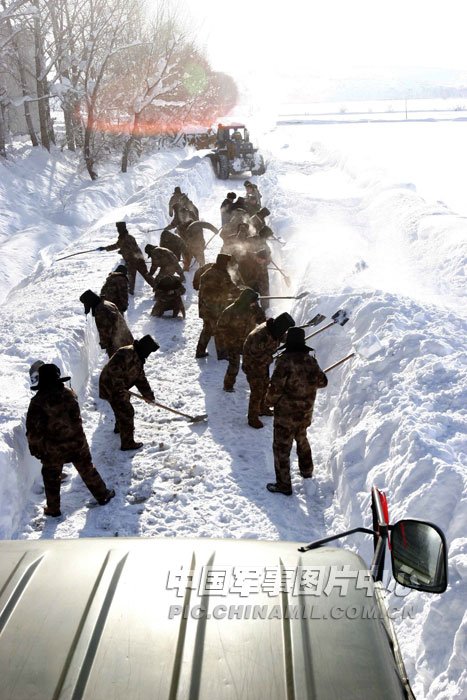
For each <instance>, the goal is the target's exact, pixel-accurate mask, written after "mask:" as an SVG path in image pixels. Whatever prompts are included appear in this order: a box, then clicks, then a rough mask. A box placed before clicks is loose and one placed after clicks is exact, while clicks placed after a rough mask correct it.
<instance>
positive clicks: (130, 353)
mask: <svg viewBox="0 0 467 700" xmlns="http://www.w3.org/2000/svg"><path fill="white" fill-rule="evenodd" d="M158 349H159V345H158V344H157V343H156V342H155V340H154V339H153V338H152V337H151V336H150V335H145V336H144V337H143V338H141V340H135V341H134V342H133V344H132V345H126V346H125V347H122V348H120V349H119V350H117V352H116V353H115V354H114V355H112V357H111V358H110V360H109V361H108V362H107V364H106V365H105V366H104V368H103V370H102V372H101V376H100V378H99V397H100V398H101V399H105V401H108V402H109V403H110V405H111V407H112V410H113V412H114V415H115V428H114V432H115V433H120V443H121V444H120V449H121V450H139V448H140V447H142V446H143V443H142V442H135V439H134V434H135V422H134V416H135V410H134V408H133V406H132V405H131V401H130V394H129V393H128V391H129V389H131V387H132V386H136V388H137V389H138V391H139V392H140V394H141V395H142V396H143V397H144V398H145V399H146V401H148V402H149V403H151V402H153V401H154V394H153V392H152V389H151V387H150V386H149V382H148V380H147V379H146V375H145V373H144V363H145V361H146V359H147V358H148V357H149V355H150V354H151V353H152V352H155V351H156V350H158Z"/></svg>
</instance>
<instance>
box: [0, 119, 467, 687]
mask: <svg viewBox="0 0 467 700" xmlns="http://www.w3.org/2000/svg"><path fill="white" fill-rule="evenodd" d="M465 129H467V126H465V125H463V124H442V125H441V124H407V125H405V124H374V125H366V126H363V125H338V126H322V125H320V126H319V127H318V128H316V127H312V126H304V125H300V126H289V127H280V128H277V129H273V130H271V131H270V132H268V133H266V134H264V135H263V136H262V139H261V146H262V150H263V151H264V153H265V155H266V156H267V159H268V161H269V162H268V170H267V173H266V174H265V175H264V176H262V177H261V178H257V179H256V181H257V183H258V185H259V186H260V189H261V191H262V193H263V203H264V204H265V205H267V206H268V208H269V209H270V210H271V212H272V216H271V217H270V219H271V225H272V227H273V228H274V230H275V232H276V234H277V235H279V236H281V237H282V238H283V239H285V240H286V245H284V246H283V247H281V246H280V245H279V244H278V243H277V244H274V245H275V248H274V251H273V257H274V260H275V262H276V263H277V264H278V265H280V266H281V267H283V268H284V270H285V271H286V272H287V274H288V275H289V276H291V277H292V280H293V285H292V287H291V288H290V289H288V288H287V287H285V286H284V283H283V281H282V278H281V276H280V275H279V274H278V273H271V274H272V275H273V277H272V288H273V289H274V291H275V292H278V293H280V292H284V293H290V292H291V291H302V290H308V291H309V292H310V294H309V296H308V297H307V298H305V299H302V300H301V301H300V302H298V303H297V304H295V305H293V303H291V304H290V305H289V302H285V301H282V302H278V303H277V304H276V306H274V307H273V309H272V312H273V313H274V314H275V313H277V312H280V311H284V310H289V311H291V313H292V314H293V315H294V317H295V319H296V321H297V322H305V321H306V320H308V319H309V318H311V317H312V316H313V315H314V314H315V313H317V312H318V311H319V312H321V313H323V314H326V316H328V317H330V316H331V315H332V314H333V313H334V312H335V311H337V310H338V309H339V308H345V309H346V310H347V311H348V312H349V313H350V316H351V319H350V321H349V323H348V324H347V325H346V326H345V327H344V328H341V327H338V326H335V327H333V328H332V329H330V330H328V331H326V332H325V333H323V334H322V335H319V336H317V337H316V339H314V343H313V346H314V347H315V348H316V353H317V358H318V361H319V362H320V364H321V366H322V367H323V368H324V367H326V366H328V365H330V364H332V362H334V361H335V360H337V359H339V358H340V357H341V356H344V355H346V354H348V353H349V352H350V351H351V348H352V347H353V346H358V344H359V343H360V342H361V341H362V339H365V337H368V335H369V334H376V335H377V337H378V338H379V340H380V342H381V344H382V348H383V349H382V350H381V351H380V352H379V353H378V354H377V355H376V356H375V357H374V358H373V359H372V360H365V359H362V358H360V357H359V358H357V359H354V360H352V361H350V362H348V363H346V364H345V365H343V366H342V367H340V368H339V369H336V370H335V371H333V372H332V373H330V374H329V386H328V388H327V389H326V390H323V391H320V392H319V393H318V396H319V398H318V401H317V404H316V408H315V420H314V423H313V426H312V427H311V429H310V439H311V442H312V446H313V453H314V461H315V475H316V478H314V479H313V480H312V481H311V482H310V481H308V482H304V481H302V480H301V478H300V477H299V475H298V472H297V470H296V469H295V471H294V474H293V486H294V495H293V497H292V498H290V499H285V498H284V497H282V496H278V495H274V494H270V493H269V492H267V491H266V489H265V484H266V482H267V481H270V480H272V479H273V477H274V471H273V467H272V450H271V443H272V424H271V419H265V420H266V421H268V422H267V425H266V427H265V429H264V430H261V431H254V430H252V429H251V428H249V427H248V425H247V424H246V408H247V384H246V381H245V378H244V376H243V375H240V377H239V380H238V383H237V389H236V392H235V393H234V394H229V395H226V394H225V393H224V392H223V391H222V377H223V373H224V371H225V364H224V363H218V362H217V361H216V360H215V359H214V357H213V354H212V353H211V356H210V357H209V358H207V359H206V360H201V361H200V360H198V361H197V360H195V359H194V350H195V345H196V340H197V337H198V334H199V331H200V321H199V319H198V316H197V298H196V293H195V292H194V291H193V290H192V288H191V285H190V283H189V282H188V284H187V289H188V291H187V296H186V307H187V319H186V321H185V322H184V321H182V320H181V319H171V318H163V319H154V318H151V317H150V316H149V312H150V310H151V307H152V298H151V294H150V289H149V287H148V286H147V285H146V286H143V283H142V281H141V280H140V282H139V286H138V287H137V293H136V295H135V298H134V301H133V302H132V303H131V305H130V308H129V311H128V314H127V316H128V323H129V325H130V328H131V329H132V331H133V334H134V336H135V337H141V336H142V335H144V334H146V333H151V334H153V335H154V336H155V337H156V338H157V340H158V342H159V343H160V346H161V349H160V350H159V351H158V352H157V353H156V354H154V355H151V357H150V358H149V360H148V362H147V364H146V373H147V376H148V378H149V381H150V384H151V386H152V387H153V389H154V392H155V394H156V400H159V401H160V402H162V403H165V404H169V405H171V406H173V407H174V408H177V409H179V410H181V411H185V412H188V413H190V414H199V413H204V412H206V413H207V414H208V415H209V421H208V423H207V424H192V423H188V422H186V421H184V420H183V419H178V418H175V417H173V416H172V414H169V413H166V412H163V411H162V410H159V409H154V407H151V406H148V405H146V404H144V403H141V404H140V403H138V404H136V403H135V409H136V439H141V440H142V441H143V442H144V448H143V449H142V450H140V451H139V452H137V453H134V454H132V453H123V452H120V450H119V449H118V446H119V440H118V436H115V435H114V434H113V432H112V428H113V419H112V416H111V411H110V408H109V406H108V404H106V403H105V402H103V401H101V400H99V399H98V398H97V395H98V392H97V381H98V377H99V373H100V369H101V368H102V366H103V364H104V362H105V359H106V355H105V353H103V351H101V350H100V349H99V346H98V343H97V342H96V332H95V329H94V321H93V319H92V318H91V317H89V318H87V317H86V316H85V315H84V313H83V307H82V304H81V303H80V302H79V296H80V294H81V293H82V292H83V291H84V290H86V289H88V288H90V289H92V290H94V291H96V292H99V290H100V288H101V286H102V283H103V281H104V279H105V277H106V275H107V274H108V272H110V271H111V270H112V269H114V267H115V265H116V264H117V263H118V262H119V258H118V256H117V255H116V254H115V253H97V252H96V253H90V254H87V255H82V256H76V257H74V258H71V259H70V260H67V261H62V262H54V260H55V259H56V258H57V257H59V254H62V255H66V254H69V253H72V252H76V251H79V250H86V249H89V248H94V247H97V246H99V245H103V244H108V243H110V242H112V241H114V240H116V230H115V225H114V222H115V221H118V220H120V219H125V220H126V221H127V222H128V229H129V230H130V232H131V233H133V234H134V235H136V238H137V239H138V241H139V243H140V245H141V247H144V245H145V243H147V242H151V243H157V242H158V235H159V234H158V233H147V230H148V229H149V228H158V227H160V226H163V225H164V223H166V222H167V221H168V216H167V202H168V199H169V196H170V193H171V192H172V191H173V188H174V186H175V185H180V186H181V188H182V190H184V191H186V192H188V194H189V195H190V197H191V198H192V199H193V200H194V201H195V202H196V203H197V204H198V206H199V209H200V215H201V218H202V219H207V220H208V221H211V222H212V223H214V224H216V225H219V223H220V215H219V205H220V202H221V201H222V199H223V198H224V197H225V194H226V192H227V191H228V190H230V189H233V190H236V191H237V192H238V193H241V192H242V191H243V187H242V183H243V178H239V179H238V180H231V181H230V182H229V183H223V182H220V181H217V180H215V179H214V177H213V174H212V171H211V167H210V165H209V162H208V161H207V160H203V159H202V158H201V157H200V154H196V153H194V152H191V151H174V152H171V153H162V154H157V155H154V156H152V157H148V158H146V159H144V160H143V161H141V162H140V164H139V165H138V166H137V167H136V168H134V170H132V171H131V172H130V173H128V174H127V175H122V174H111V173H109V174H103V175H102V176H101V177H100V179H99V180H98V181H96V182H93V183H91V182H90V181H89V180H87V179H86V178H85V177H84V175H83V176H81V175H79V174H76V173H77V169H76V163H75V161H74V157H72V156H71V155H66V154H61V153H54V154H53V155H52V156H49V155H48V154H47V153H41V152H36V153H34V154H33V155H30V153H29V150H28V149H24V150H23V151H18V153H17V156H16V158H15V160H12V161H10V162H8V163H2V164H1V165H0V201H1V203H2V207H1V211H0V236H1V238H0V259H1V265H0V295H1V297H2V300H3V304H2V308H1V311H0V314H1V316H0V323H1V327H2V329H3V333H2V339H1V360H0V362H1V370H2V371H1V379H0V382H1V397H2V399H1V401H2V404H1V406H2V411H1V430H2V437H3V440H2V444H1V448H0V449H1V453H0V483H1V487H0V537H3V538H39V537H44V538H52V537H57V538H67V537H94V536H96V537H98V536H114V535H119V536H129V535H133V536H134V535H141V536H149V537H153V536H167V537H173V536H194V537H198V536H202V537H235V538H260V539H270V540H274V539H283V540H296V541H303V542H306V541H311V540H312V539H316V538H318V537H323V536H325V535H327V534H330V533H334V532H338V531H340V530H344V529H348V528H350V527H355V526H358V525H361V524H362V523H364V524H365V525H367V526H368V525H370V513H369V492H370V488H371V486H372V484H376V485H377V486H378V487H379V488H382V489H383V490H385V491H386V492H387V495H388V498H389V504H390V514H391V516H392V518H393V519H397V518H399V517H402V516H405V515H410V516H413V517H419V518H423V519H428V520H432V521H434V522H436V523H437V524H438V525H439V526H441V527H442V528H443V530H444V532H445V534H446V536H447V539H448V543H449V576H450V583H449V588H448V590H447V592H446V593H445V594H444V595H442V596H429V595H427V594H420V593H416V592H411V593H409V594H408V595H406V596H405V598H404V599H403V602H404V605H406V606H407V607H410V609H411V611H412V615H411V616H409V617H407V618H405V619H404V618H403V616H402V614H401V615H400V616H399V617H396V619H395V620H394V622H395V625H396V629H397V633H398V636H399V639H400V641H401V644H402V649H403V653H404V659H405V661H406V665H407V670H408V673H409V677H410V679H411V681H412V685H413V688H414V691H415V694H416V696H417V697H419V698H433V699H434V698H437V699H438V698H461V697H466V694H467V674H466V667H467V640H466V635H467V619H466V612H465V608H466V600H467V546H466V543H467V537H466V533H465V524H466V494H467V485H466V469H465V466H466V462H467V460H466V453H467V445H466V439H465V435H466V418H465V413H466V405H467V381H466V375H467V368H466V364H467V362H466V355H465V330H466V325H467V324H466V315H467V314H466V311H467V309H466V303H465V263H466V257H467V255H466V253H467V243H466V235H465V234H466V230H467V220H466V219H465V218H464V216H463V215H462V214H463V213H465V212H464V211H463V209H462V207H464V208H465V202H462V201H461V191H460V184H461V183H459V179H460V163H461V161H460V160H459V156H458V153H459V150H457V151H456V150H455V149H451V148H450V145H451V144H453V145H454V144H460V143H461V142H463V143H466V142H467V140H466V138H465V133H464V130H465ZM466 155H467V154H466ZM462 162H463V163H465V158H463V160H462ZM218 249H219V242H218V241H217V240H215V241H213V243H212V244H211V246H210V247H209V248H208V251H207V259H208V260H213V259H214V258H215V255H216V253H217V251H218ZM209 250H210V253H209ZM37 359H43V360H45V361H48V362H55V363H57V364H58V365H59V366H60V367H61V368H62V370H63V373H64V374H71V376H72V386H73V387H74V388H75V390H76V391H77V392H78V394H79V397H80V401H81V406H82V415H83V421H84V425H85V430H86V434H87V436H88V440H89V443H90V446H91V451H92V454H93V458H94V461H95V464H96V466H97V467H98V469H99V470H100V472H101V473H102V475H103V476H104V478H105V480H106V481H107V482H108V484H109V485H110V486H113V487H114V488H115V490H116V492H117V496H116V498H115V499H114V500H113V501H112V502H111V503H110V504H109V505H108V506H106V507H105V508H96V509H89V508H88V507H87V504H88V503H89V501H90V496H89V493H88V492H87V490H86V489H85V487H84V486H83V484H82V482H81V481H80V479H79V477H78V476H77V475H76V474H74V473H72V471H71V468H67V469H68V472H69V474H70V476H69V478H68V479H67V480H66V481H65V483H64V484H63V486H62V511H63V513H64V515H63V517H62V518H60V519H58V520H52V519H49V520H47V521H45V522H44V518H43V516H42V507H43V503H44V500H43V489H42V483H41V478H40V465H39V463H38V462H37V461H36V460H35V459H33V458H31V457H30V456H29V453H28V450H27V444H26V440H25V435H24V417H25V413H26V410H27V406H28V402H29V399H30V397H31V392H30V389H29V378H28V369H29V366H30V365H31V364H32V362H34V361H35V360H37ZM347 544H348V545H349V546H353V547H354V548H355V549H357V550H358V551H359V552H360V553H361V554H362V555H363V556H364V558H365V559H366V560H367V561H368V560H369V559H370V558H371V542H370V539H369V538H366V539H365V538H363V537H362V536H360V537H359V538H357V537H355V538H353V539H352V540H351V541H347ZM397 602H398V604H399V607H400V598H398V597H397V596H396V595H395V594H394V593H392V594H391V596H390V598H389V603H390V604H392V603H397Z"/></svg>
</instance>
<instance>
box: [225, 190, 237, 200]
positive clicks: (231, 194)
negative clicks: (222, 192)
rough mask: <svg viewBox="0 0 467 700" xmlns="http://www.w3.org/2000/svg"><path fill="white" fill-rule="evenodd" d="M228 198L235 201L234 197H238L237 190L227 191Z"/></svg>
mask: <svg viewBox="0 0 467 700" xmlns="http://www.w3.org/2000/svg"><path fill="white" fill-rule="evenodd" d="M227 199H231V200H232V202H233V201H234V199H237V195H236V194H235V192H227Z"/></svg>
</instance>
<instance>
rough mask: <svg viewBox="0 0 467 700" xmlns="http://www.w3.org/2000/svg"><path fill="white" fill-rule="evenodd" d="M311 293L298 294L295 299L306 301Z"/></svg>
mask: <svg viewBox="0 0 467 700" xmlns="http://www.w3.org/2000/svg"><path fill="white" fill-rule="evenodd" d="M309 293H310V292H301V293H300V294H297V295H296V297H295V299H304V298H305V297H307V296H308V295H309Z"/></svg>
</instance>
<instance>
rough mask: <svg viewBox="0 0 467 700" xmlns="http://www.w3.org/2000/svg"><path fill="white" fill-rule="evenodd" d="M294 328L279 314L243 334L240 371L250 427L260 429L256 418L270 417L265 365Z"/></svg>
mask: <svg viewBox="0 0 467 700" xmlns="http://www.w3.org/2000/svg"><path fill="white" fill-rule="evenodd" d="M294 325H295V321H294V320H293V318H292V316H290V315H289V314H287V313H283V314H280V316H278V317H277V318H275V319H274V318H268V320H267V321H266V322H265V323H261V324H260V325H259V326H256V328H254V329H253V330H252V331H251V333H249V334H248V335H247V338H246V340H245V342H244V344H243V362H242V369H243V371H244V372H245V374H246V378H247V380H248V384H249V385H250V403H249V405H248V425H250V426H251V427H252V428H262V427H263V423H262V421H261V420H260V418H259V417H260V416H272V411H271V409H270V408H269V407H268V406H267V404H266V401H265V399H266V392H267V390H268V385H269V366H270V364H271V363H272V360H273V353H274V352H275V351H276V350H277V348H278V347H279V343H280V340H281V338H282V336H283V335H285V333H286V331H287V330H288V328H290V327H291V326H294Z"/></svg>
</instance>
